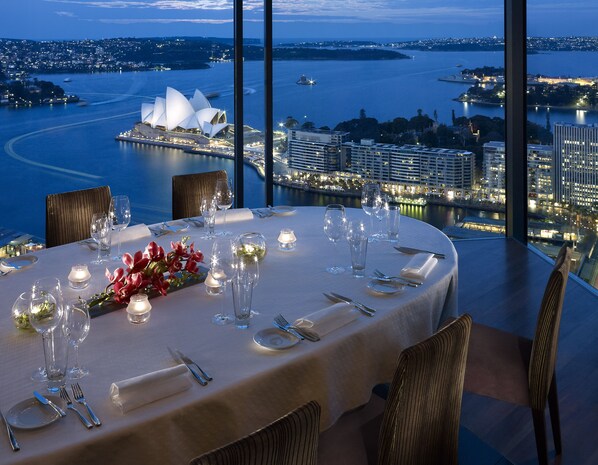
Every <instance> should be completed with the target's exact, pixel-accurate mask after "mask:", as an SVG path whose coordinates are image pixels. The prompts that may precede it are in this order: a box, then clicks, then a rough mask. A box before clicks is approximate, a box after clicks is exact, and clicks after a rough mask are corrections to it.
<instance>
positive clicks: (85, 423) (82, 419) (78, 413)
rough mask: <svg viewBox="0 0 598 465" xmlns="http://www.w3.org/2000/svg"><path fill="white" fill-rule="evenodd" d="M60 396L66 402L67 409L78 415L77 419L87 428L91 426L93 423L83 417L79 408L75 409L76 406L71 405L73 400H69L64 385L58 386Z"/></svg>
mask: <svg viewBox="0 0 598 465" xmlns="http://www.w3.org/2000/svg"><path fill="white" fill-rule="evenodd" d="M60 398H61V399H62V400H64V401H65V402H66V408H67V409H69V410H72V411H73V412H75V413H76V414H77V415H78V416H79V420H81V423H83V424H84V425H85V426H86V428H87V429H89V428H93V425H92V424H91V423H90V422H89V420H88V419H87V418H85V417H84V416H83V415H81V412H79V410H77V407H75V406H74V405H73V401H72V400H71V398H70V396H69V393H68V392H66V389H65V388H64V386H63V387H61V388H60Z"/></svg>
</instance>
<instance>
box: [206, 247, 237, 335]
mask: <svg viewBox="0 0 598 465" xmlns="http://www.w3.org/2000/svg"><path fill="white" fill-rule="evenodd" d="M235 268H236V263H235V251H234V245H233V241H232V240H230V239H227V238H218V239H216V240H215V241H214V243H213V244H212V257H211V258H210V274H211V275H212V278H213V279H214V280H215V281H216V282H217V283H218V284H219V285H220V287H221V288H222V294H223V298H222V299H223V300H222V311H221V312H220V313H217V314H216V315H214V316H213V317H212V323H214V324H215V325H226V324H229V323H232V322H233V320H234V318H233V317H232V316H231V315H229V314H228V313H226V311H225V310H224V299H225V297H226V284H227V283H228V282H230V281H231V280H232V278H233V275H234V274H235Z"/></svg>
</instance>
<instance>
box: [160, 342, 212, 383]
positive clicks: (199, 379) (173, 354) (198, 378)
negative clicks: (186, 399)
mask: <svg viewBox="0 0 598 465" xmlns="http://www.w3.org/2000/svg"><path fill="white" fill-rule="evenodd" d="M167 349H168V352H170V356H171V357H172V358H173V359H174V361H175V362H177V363H182V364H183V365H185V366H186V367H187V370H189V372H190V373H191V374H192V375H193V377H194V378H195V380H196V381H197V382H198V383H199V384H201V385H202V386H207V384H208V382H207V381H206V380H205V379H203V378H202V377H201V375H200V374H199V373H198V372H197V371H195V370H194V369H193V367H190V366H189V364H188V363H185V361H184V360H183V359H182V358H181V357H180V356H179V355H178V354H177V353H176V352H175V351H174V350H172V349H171V348H170V347H167Z"/></svg>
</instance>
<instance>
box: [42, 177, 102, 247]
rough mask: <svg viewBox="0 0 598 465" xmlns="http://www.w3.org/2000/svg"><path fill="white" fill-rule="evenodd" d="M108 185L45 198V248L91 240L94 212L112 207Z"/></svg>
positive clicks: (50, 195)
mask: <svg viewBox="0 0 598 465" xmlns="http://www.w3.org/2000/svg"><path fill="white" fill-rule="evenodd" d="M111 198H112V196H111V194H110V187H109V186H100V187H94V188H91V189H83V190H78V191H71V192H61V193H58V194H49V195H47V196H46V247H47V248H50V247H55V246H57V245H62V244H68V243H70V242H76V241H80V240H82V239H85V238H88V237H90V231H89V226H90V223H91V218H92V217H93V214H94V213H100V212H106V213H108V210H109V208H110V199H111Z"/></svg>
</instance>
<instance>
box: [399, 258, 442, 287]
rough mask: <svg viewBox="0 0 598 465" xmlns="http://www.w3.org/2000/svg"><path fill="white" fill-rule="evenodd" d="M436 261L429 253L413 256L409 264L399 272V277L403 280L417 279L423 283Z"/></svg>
mask: <svg viewBox="0 0 598 465" xmlns="http://www.w3.org/2000/svg"><path fill="white" fill-rule="evenodd" d="M436 263H438V260H437V259H436V258H434V254H431V253H418V254H415V255H414V256H413V257H412V258H411V260H409V263H407V265H406V266H405V267H404V268H403V269H402V270H401V276H403V277H404V278H411V279H419V280H420V281H423V280H425V279H426V278H427V276H428V274H430V271H432V270H433V269H434V267H435V266H436Z"/></svg>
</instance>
